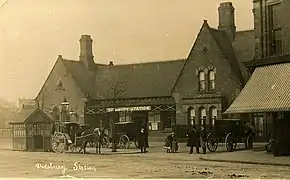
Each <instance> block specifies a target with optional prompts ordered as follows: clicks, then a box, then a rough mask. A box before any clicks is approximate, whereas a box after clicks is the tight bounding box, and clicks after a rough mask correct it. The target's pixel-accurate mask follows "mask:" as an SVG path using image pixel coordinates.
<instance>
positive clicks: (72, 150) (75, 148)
mask: <svg viewBox="0 0 290 180" xmlns="http://www.w3.org/2000/svg"><path fill="white" fill-rule="evenodd" d="M69 149H70V151H71V152H79V151H80V149H81V147H80V146H76V145H73V144H71V145H70V146H69Z"/></svg>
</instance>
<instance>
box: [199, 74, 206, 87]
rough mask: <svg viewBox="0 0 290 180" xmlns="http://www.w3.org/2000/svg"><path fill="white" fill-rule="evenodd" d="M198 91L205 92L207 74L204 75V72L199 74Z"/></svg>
mask: <svg viewBox="0 0 290 180" xmlns="http://www.w3.org/2000/svg"><path fill="white" fill-rule="evenodd" d="M198 90H199V91H204V90H205V73H204V71H199V73H198Z"/></svg>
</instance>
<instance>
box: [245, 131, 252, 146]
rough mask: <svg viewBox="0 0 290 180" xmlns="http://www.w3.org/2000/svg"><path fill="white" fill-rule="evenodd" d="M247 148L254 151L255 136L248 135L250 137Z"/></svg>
mask: <svg viewBox="0 0 290 180" xmlns="http://www.w3.org/2000/svg"><path fill="white" fill-rule="evenodd" d="M246 148H247V149H253V136H252V135H251V134H250V135H248V137H247V140H246Z"/></svg>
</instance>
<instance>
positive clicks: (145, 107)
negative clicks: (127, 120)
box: [106, 106, 151, 112]
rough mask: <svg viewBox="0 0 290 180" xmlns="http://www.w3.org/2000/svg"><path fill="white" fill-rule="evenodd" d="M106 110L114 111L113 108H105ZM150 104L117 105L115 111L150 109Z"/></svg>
mask: <svg viewBox="0 0 290 180" xmlns="http://www.w3.org/2000/svg"><path fill="white" fill-rule="evenodd" d="M106 110H107V112H112V111H114V108H107V109H106ZM150 110H151V106H138V107H119V108H115V111H150Z"/></svg>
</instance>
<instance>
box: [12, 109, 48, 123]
mask: <svg viewBox="0 0 290 180" xmlns="http://www.w3.org/2000/svg"><path fill="white" fill-rule="evenodd" d="M37 112H42V113H43V114H45V113H44V112H43V111H41V110H40V109H39V108H26V109H22V110H21V111H20V112H19V113H17V114H16V115H15V116H14V117H13V118H12V119H11V122H10V124H18V123H25V121H27V120H28V119H29V118H30V117H31V116H33V115H34V114H35V113H37ZM45 116H47V115H46V114H45ZM47 117H48V118H49V116H47ZM49 119H50V118H49Z"/></svg>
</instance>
